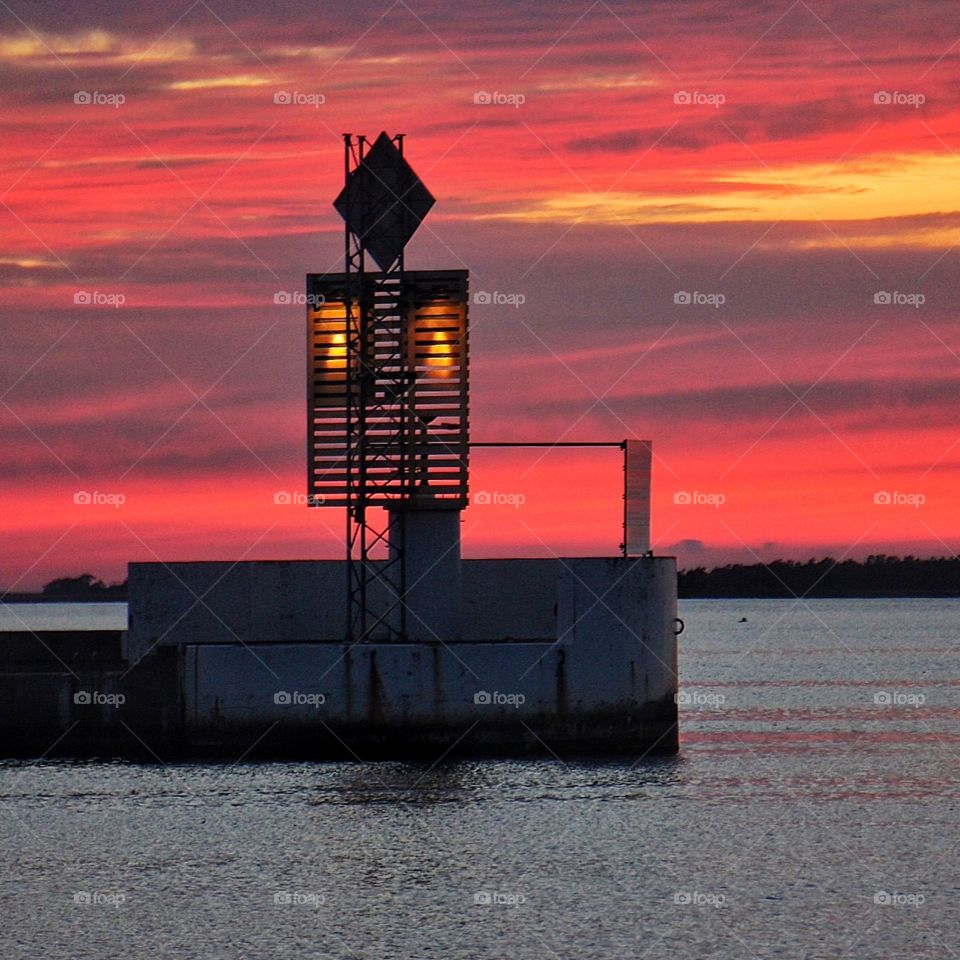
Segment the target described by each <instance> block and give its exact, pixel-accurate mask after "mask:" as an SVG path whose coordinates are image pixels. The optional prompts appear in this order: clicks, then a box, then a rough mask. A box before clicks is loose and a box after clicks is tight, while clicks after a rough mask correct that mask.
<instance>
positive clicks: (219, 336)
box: [0, 0, 960, 589]
mask: <svg viewBox="0 0 960 960" xmlns="http://www.w3.org/2000/svg"><path fill="white" fill-rule="evenodd" d="M921 8H922V9H921ZM918 9H921V12H922V14H923V15H919V14H918V15H917V16H914V17H912V18H911V19H910V23H909V25H905V24H904V23H903V22H902V21H901V19H900V18H899V16H898V15H897V12H896V11H894V10H880V11H877V12H876V13H875V15H872V16H871V17H870V18H865V17H862V16H860V17H858V16H856V12H855V11H853V10H849V9H847V8H843V7H839V6H836V5H831V6H826V5H812V4H807V3H800V4H795V5H794V6H793V7H790V8H789V10H788V11H787V12H784V11H783V10H779V9H778V10H776V11H773V10H766V9H763V8H762V5H760V6H758V5H756V4H748V3H734V4H730V5H728V8H727V10H726V12H725V14H724V17H723V18H722V19H721V18H719V17H718V16H717V13H716V10H715V9H714V7H713V5H711V4H707V3H692V4H689V5H685V6H684V7H683V8H682V11H681V9H680V8H678V7H677V5H676V4H673V3H669V2H660V3H652V4H649V5H645V6H644V7H643V8H642V9H637V8H635V7H632V6H629V5H619V4H608V3H606V2H603V0H600V2H598V3H596V4H594V5H593V6H591V7H589V8H588V9H587V10H586V12H585V11H584V8H583V7H582V6H578V5H575V4H572V3H566V2H563V3H560V4H556V5H554V6H552V7H551V8H550V9H549V10H548V9H545V8H543V7H542V5H533V4H526V3H521V4H519V5H511V6H510V7H509V8H504V7H503V5H498V4H493V3H481V4H480V5H479V6H477V5H474V6H473V7H471V8H470V10H458V11H454V10H449V9H446V8H445V7H444V6H443V5H438V4H434V5H432V6H429V7H426V8H423V9H420V8H414V7H412V6H409V5H408V4H407V3H406V2H404V0H397V2H396V3H394V4H392V5H391V6H388V7H387V8H386V9H384V8H382V7H379V6H376V5H374V4H370V3H367V2H360V3H358V4H355V5H354V6H353V8H352V11H353V16H352V17H351V18H350V19H349V20H348V19H345V18H343V17H334V16H333V15H332V14H330V13H328V12H325V11H323V10H318V11H314V13H313V14H312V15H311V18H309V20H308V22H306V23H305V21H304V17H303V12H302V10H301V9H300V8H299V7H298V6H296V5H294V4H287V3H280V4H279V5H277V6H276V8H275V9H273V10H272V12H271V13H270V14H269V15H268V14H265V13H261V12H258V11H257V10H256V8H254V7H251V8H247V7H245V6H243V7H242V8H238V11H237V12H236V13H235V14H234V15H232V16H226V15H225V12H224V11H216V12H214V11H213V10H212V9H211V8H209V7H207V6H206V5H203V4H199V5H195V6H194V7H191V8H190V10H189V11H188V12H187V13H186V14H184V11H183V10H182V9H181V8H177V7H175V6H173V5H167V4H163V3H160V4H157V5H154V6H153V7H152V8H151V9H150V10H149V11H146V12H145V11H134V10H123V11H119V12H117V13H116V14H113V15H111V17H110V18H109V22H107V21H106V20H105V18H104V17H103V15H102V14H101V13H98V12H97V9H96V6H95V5H93V4H88V3H85V2H81V3H80V4H79V5H75V6H74V7H72V8H71V10H70V11H69V12H64V11H62V10H61V9H60V8H59V7H53V6H52V5H47V4H41V5H39V6H38V7H36V8H35V9H34V10H33V11H32V12H31V14H30V16H29V17H27V16H26V15H25V14H22V13H21V14H20V15H21V16H23V17H24V19H23V20H22V21H18V19H17V18H16V17H15V16H14V15H12V14H11V13H10V12H9V11H7V12H6V13H4V14H3V16H4V17H6V23H5V27H6V30H5V35H4V36H3V37H2V38H0V71H2V72H3V76H4V78H5V81H6V82H5V84H4V93H3V109H4V115H5V118H6V124H7V131H8V136H7V137H6V138H5V140H4V144H3V147H2V148H0V223H2V226H0V237H2V245H0V281H2V282H0V305H2V308H3V310H4V332H5V335H6V349H5V351H4V358H3V366H2V378H0V396H2V398H3V402H2V404H0V429H2V431H3V432H2V437H3V441H4V443H3V446H4V451H5V453H6V456H5V458H4V465H3V469H2V471H0V492H2V495H3V499H4V540H3V542H4V548H5V549H4V553H3V559H2V561H0V588H2V589H30V588H35V587H36V586H38V585H40V584H42V583H43V582H45V581H46V580H49V579H52V578H53V577H54V576H58V575H70V574H78V573H81V572H84V571H87V572H90V573H93V574H95V575H97V576H99V577H102V578H104V579H107V580H110V579H122V577H123V575H124V573H123V567H124V565H125V563H126V562H127V561H128V560H154V559H158V558H161V559H164V560H168V559H169V560H182V559H211V558H218V559H239V558H241V557H243V558H249V559H253V558H258V559H264V558H276V559H283V558H292V557H299V558H304V557H314V556H315V557H338V556H340V554H341V553H342V534H343V531H342V528H343V525H344V524H343V518H342V515H341V514H340V513H339V512H337V511H332V510H331V511H317V510H307V509H306V508H305V507H304V508H302V509H297V508H296V506H294V505H288V504H280V503H275V495H276V494H277V493H279V492H287V493H291V494H295V493H297V492H302V491H304V489H305V484H306V479H305V473H306V466H305V462H304V447H305V412H304V406H305V403H304V390H305V384H304V365H305V364H304V350H305V343H304V327H305V319H304V312H305V307H304V305H303V303H302V301H301V300H300V299H299V298H300V297H301V295H302V293H303V289H304V275H305V274H306V273H311V272H330V271H336V270H339V269H342V234H341V227H340V219H339V217H338V216H337V215H336V213H335V212H334V210H333V208H332V201H333V199H334V197H335V196H336V194H337V192H338V191H339V189H340V186H341V180H342V155H341V150H342V141H341V134H342V132H344V131H347V130H350V131H353V132H355V133H364V134H366V135H367V136H369V137H370V138H374V137H376V135H377V134H379V132H380V131H381V130H382V129H387V130H388V131H389V132H390V133H405V134H406V135H407V138H408V139H407V147H406V152H407V156H408V157H409V159H410V161H411V163H412V164H413V166H414V167H415V168H416V170H417V172H418V173H419V174H420V175H421V176H422V178H423V180H424V182H425V183H426V184H427V186H428V187H429V189H430V190H431V192H432V193H433V194H434V195H435V196H436V197H437V199H438V202H437V205H436V207H435V208H434V210H433V211H432V212H431V214H430V215H429V217H428V218H427V220H426V221H425V223H424V225H423V227H422V228H421V229H420V231H419V232H418V234H417V235H416V237H415V238H414V240H413V241H412V243H411V244H410V247H409V248H408V264H409V265H410V266H411V267H413V268H417V269H448V268H464V267H465V268H468V269H469V270H470V272H471V291H472V292H473V293H474V294H476V293H479V292H485V293H489V294H491V295H492V294H494V293H497V294H500V295H501V297H500V300H499V302H496V298H493V297H492V296H491V298H490V299H491V302H489V303H484V302H477V303H473V304H471V316H470V320H471V333H470V336H471V355H472V361H471V362H472V378H473V381H472V389H473V401H472V416H471V422H472V435H473V439H474V440H489V439H494V440H561V439H563V440H590V439H600V440H620V439H623V438H624V437H627V436H633V437H640V438H644V439H651V440H652V441H653V444H654V446H653V449H654V486H653V537H654V542H655V545H656V547H657V549H658V550H659V551H661V552H671V551H678V552H679V553H680V556H681V561H682V562H686V563H699V562H707V563H711V562H714V561H718V562H722V561H724V560H725V559H743V560H745V561H747V562H749V560H750V559H751V558H752V557H762V558H763V559H773V558H774V557H775V556H780V555H782V556H785V557H795V558H801V557H802V558H806V557H807V556H810V555H813V554H823V553H828V552H829V553H831V554H833V555H835V556H840V555H845V553H848V554H849V555H850V556H853V557H862V556H865V555H866V554H867V553H869V552H881V551H882V552H887V553H898V552H900V553H906V552H911V553H918V552H921V553H924V554H929V555H952V554H954V553H955V552H956V547H957V543H958V538H960V516H958V512H957V510H956V509H955V506H954V504H955V496H956V494H955V490H956V482H955V480H956V476H957V472H958V470H960V436H958V432H957V427H956V424H955V419H956V418H955V416H951V414H952V409H951V408H952V405H953V402H955V400H954V398H955V397H956V395H957V392H958V385H960V383H958V381H960V324H958V320H957V318H956V316H955V313H954V311H953V309H952V305H953V303H954V302H955V299H956V279H955V277H956V260H957V251H956V245H957V244H958V243H960V162H958V154H960V128H958V125H957V116H958V113H957V107H956V95H955V92H954V91H955V87H956V83H955V81H956V79H957V73H958V64H960V49H958V48H957V47H956V45H955V44H954V45H951V42H950V39H949V38H947V37H945V36H942V33H943V31H942V28H941V25H942V23H943V22H945V18H947V17H949V15H950V11H951V8H950V7H949V6H948V5H947V4H945V3H942V2H938V0H927V2H924V3H921V4H920V8H918ZM178 18H179V19H178ZM221 18H222V19H221ZM891 37H893V38H896V42H893V41H891V39H890V38H891ZM539 457H540V454H539V453H537V454H536V455H532V454H531V455H527V454H523V455H520V454H510V455H507V454H498V455H496V456H494V455H493V454H491V453H487V452H480V451H478V452H476V454H475V455H474V460H473V477H472V489H473V490H474V491H480V490H484V491H490V490H502V491H505V492H514V493H522V494H523V495H524V498H525V502H524V504H523V507H522V509H517V508H513V507H502V508H501V507H489V506H472V507H471V508H469V509H468V510H467V512H466V513H465V515H464V526H463V532H464V552H465V555H466V556H478V555H511V554H516V555H549V554H550V553H551V552H555V553H557V554H560V555H563V554H569V553H594V554H602V553H608V554H615V553H616V552H617V544H618V543H619V529H618V527H617V523H618V517H619V511H620V506H621V505H620V501H619V488H618V480H619V474H618V469H619V465H618V462H617V457H616V454H615V453H613V454H610V455H609V456H605V455H603V454H600V453H589V452H584V453H577V454H568V453H559V452H557V453H555V454H551V455H550V456H547V457H545V458H543V459H538V458H539ZM81 491H82V492H93V491H97V492H103V493H106V494H108V495H109V494H122V495H123V496H124V498H125V499H124V503H123V504H122V506H119V507H118V506H112V505H106V504H103V505H96V504H82V503H76V502H75V496H76V494H77V493H78V492H81ZM694 491H696V492H703V493H707V494H720V495H722V496H723V503H722V505H720V506H715V505H710V506H708V505H705V504H703V505H698V504H695V503H690V504H685V503H683V502H682V498H680V500H678V499H677V496H678V494H681V493H685V492H686V493H692V492H694ZM882 493H890V494H893V493H904V494H908V495H909V494H921V495H922V496H923V498H924V500H923V503H922V504H921V505H919V506H917V505H916V503H915V502H914V503H913V504H910V505H907V504H906V503H897V502H891V503H883V502H882V498H881V502H877V496H878V494H882Z"/></svg>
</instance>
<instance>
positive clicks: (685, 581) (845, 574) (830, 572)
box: [0, 554, 960, 603]
mask: <svg viewBox="0 0 960 960" xmlns="http://www.w3.org/2000/svg"><path fill="white" fill-rule="evenodd" d="M678 590H679V595H680V597H682V598H685V599H693V598H697V597H767V598H787V599H789V598H791V597H960V558H957V557H930V558H928V559H921V558H919V557H888V556H886V555H885V554H877V555H875V556H871V557H867V559H866V560H865V561H863V562H861V561H859V560H841V561H837V560H834V559H833V558H831V557H824V558H823V559H822V560H807V561H806V562H805V563H803V562H800V561H797V560H774V561H773V562H772V563H753V564H740V563H734V564H728V565H727V566H725V567H714V568H713V569H712V570H707V569H706V568H705V567H693V568H691V569H689V570H681V571H680V574H679V576H678ZM126 599H127V581H126V580H124V581H123V582H121V583H112V584H109V585H108V584H106V583H104V582H103V581H102V580H98V579H97V578H96V577H94V576H93V574H91V573H82V574H80V576H78V577H59V578H57V579H56V580H51V581H50V582H49V583H48V584H46V586H44V588H43V590H42V591H41V592H40V593H8V594H0V601H6V602H18V601H19V602H21V603H23V602H33V603H37V602H41V603H42V602H51V603H52V602H56V601H59V602H61V603H62V602H69V603H78V602H89V601H97V600H99V601H101V602H103V601H123V600H126Z"/></svg>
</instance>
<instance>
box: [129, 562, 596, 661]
mask: <svg viewBox="0 0 960 960" xmlns="http://www.w3.org/2000/svg"><path fill="white" fill-rule="evenodd" d="M575 562H576V563H579V562H583V561H562V560H465V561H463V570H462V599H463V616H462V621H461V635H460V636H459V637H458V636H457V632H456V631H453V632H452V633H451V634H449V635H442V640H443V642H444V643H454V642H457V641H458V640H460V639H462V640H464V641H476V640H506V639H517V640H553V639H555V638H556V637H557V635H558V634H557V580H558V577H559V576H560V575H561V573H562V572H563V564H564V563H567V564H569V563H575ZM587 562H589V563H603V562H606V561H599V560H589V561H587ZM129 582H130V602H129V605H130V610H129V629H128V632H127V637H126V647H125V651H124V652H125V654H126V656H127V657H128V659H130V660H131V661H136V660H138V659H139V658H140V657H142V656H144V655H145V654H146V653H147V652H148V651H150V650H153V649H155V648H157V647H159V646H175V647H183V646H185V645H187V644H191V643H302V642H304V641H322V642H333V641H339V640H342V639H343V638H344V636H345V635H346V608H345V599H344V598H345V593H346V588H347V570H346V565H345V564H344V563H343V562H342V561H339V560H290V561H262V562H261V561H245V562H243V563H233V562H228V561H211V562H197V563H172V564H165V563H131V564H130V567H129ZM381 602H382V603H383V602H385V601H383V600H381ZM431 639H434V638H433V637H431Z"/></svg>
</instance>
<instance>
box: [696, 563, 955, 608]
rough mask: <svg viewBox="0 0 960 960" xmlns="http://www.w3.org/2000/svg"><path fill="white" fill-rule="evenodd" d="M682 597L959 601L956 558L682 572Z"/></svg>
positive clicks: (733, 566) (762, 565) (740, 566)
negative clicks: (910, 598)
mask: <svg viewBox="0 0 960 960" xmlns="http://www.w3.org/2000/svg"><path fill="white" fill-rule="evenodd" d="M679 595H680V596H681V597H684V598H695V597H768V598H790V597H960V559H958V558H957V557H931V558H928V559H920V558H919V557H912V556H911V557H888V556H886V555H884V554H877V555H876V556H871V557H867V559H866V561H864V562H861V561H859V560H841V561H839V562H838V561H837V560H834V559H832V558H831V557H824V558H823V559H822V560H807V561H806V562H805V563H803V562H799V561H796V560H774V561H773V562H772V563H754V564H748V565H744V564H739V563H735V564H730V565H728V566H726V567H715V568H714V569H712V570H707V569H706V568H704V567H694V568H692V569H690V570H681V571H680V575H679Z"/></svg>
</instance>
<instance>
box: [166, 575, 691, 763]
mask: <svg viewBox="0 0 960 960" xmlns="http://www.w3.org/2000/svg"><path fill="white" fill-rule="evenodd" d="M470 568H471V564H469V563H467V564H465V565H464V572H465V577H464V584H465V587H466V584H467V582H471V583H472V586H473V588H480V589H482V591H483V592H484V593H485V595H486V602H485V603H483V604H482V605H481V598H480V597H479V596H476V595H475V600H476V605H475V606H468V607H467V608H466V609H467V610H468V611H470V612H469V613H467V614H466V615H465V618H464V619H465V624H468V625H469V629H468V637H472V638H474V639H473V640H472V642H462V643H457V644H445V643H409V644H387V643H382V644H376V643H371V644H359V645H354V646H352V647H350V646H348V645H346V644H344V643H330V642H328V643H317V642H312V643H309V642H300V643H291V642H285V641H278V640H276V639H275V638H276V632H275V631H274V632H273V633H272V634H271V637H273V638H274V639H271V640H269V641H266V642H258V641H256V640H251V642H245V643H242V644H241V643H237V642H234V643H227V642H217V643H212V644H211V643H202V642H200V643H188V644H186V645H185V646H184V662H183V671H184V682H183V690H184V717H185V723H186V739H187V740H188V741H189V742H190V743H191V744H192V745H193V746H194V748H196V749H199V750H202V749H204V748H205V747H206V746H209V747H211V748H214V749H221V748H222V745H223V744H225V743H226V744H231V745H233V746H234V747H235V748H236V749H238V751H239V750H240V749H241V748H243V747H246V746H250V745H251V744H253V743H255V742H259V738H261V737H263V738H264V741H266V743H268V744H270V745H271V746H270V749H271V750H273V751H280V752H291V753H302V754H304V755H322V756H327V755H356V756H360V757H364V758H366V757H369V756H375V755H388V756H396V755H400V754H409V753H413V754H416V753H423V754H425V755H432V756H434V757H435V756H437V755H439V753H441V752H442V751H443V750H444V749H447V748H453V749H455V750H458V751H465V752H475V753H484V752H489V753H511V754H517V753H524V752H536V753H544V752H550V751H554V752H557V753H571V752H591V753H599V752H605V753H610V752H625V753H637V752H643V751H645V750H648V749H653V750H657V751H661V752H671V751H673V750H675V749H676V748H677V733H676V705H675V703H674V695H675V693H676V637H675V635H674V622H673V618H674V617H675V616H676V588H675V585H676V570H675V566H674V562H673V561H672V560H671V559H652V558H643V559H635V560H621V559H599V560H596V559H576V560H564V561H482V562H480V565H478V566H476V567H475V568H474V571H475V572H476V576H475V577H474V576H472V574H473V572H474V571H471V575H469V576H468V575H467V573H466V572H467V570H469V569H470ZM518 584H519V587H518ZM524 587H525V588H526V589H524ZM548 587H549V588H550V589H548ZM466 592H467V595H468V596H469V595H470V591H466ZM531 623H532V624H533V627H531V626H530V624H531ZM524 632H534V633H538V634H539V635H540V639H539V640H538V641H523V640H520V641H518V640H504V639H503V637H504V635H506V636H507V637H511V636H516V635H517V634H522V633H524ZM497 633H499V634H500V636H499V637H498V636H497V635H496V634H497ZM545 633H548V636H544V634H545ZM261 746H265V744H261Z"/></svg>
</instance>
